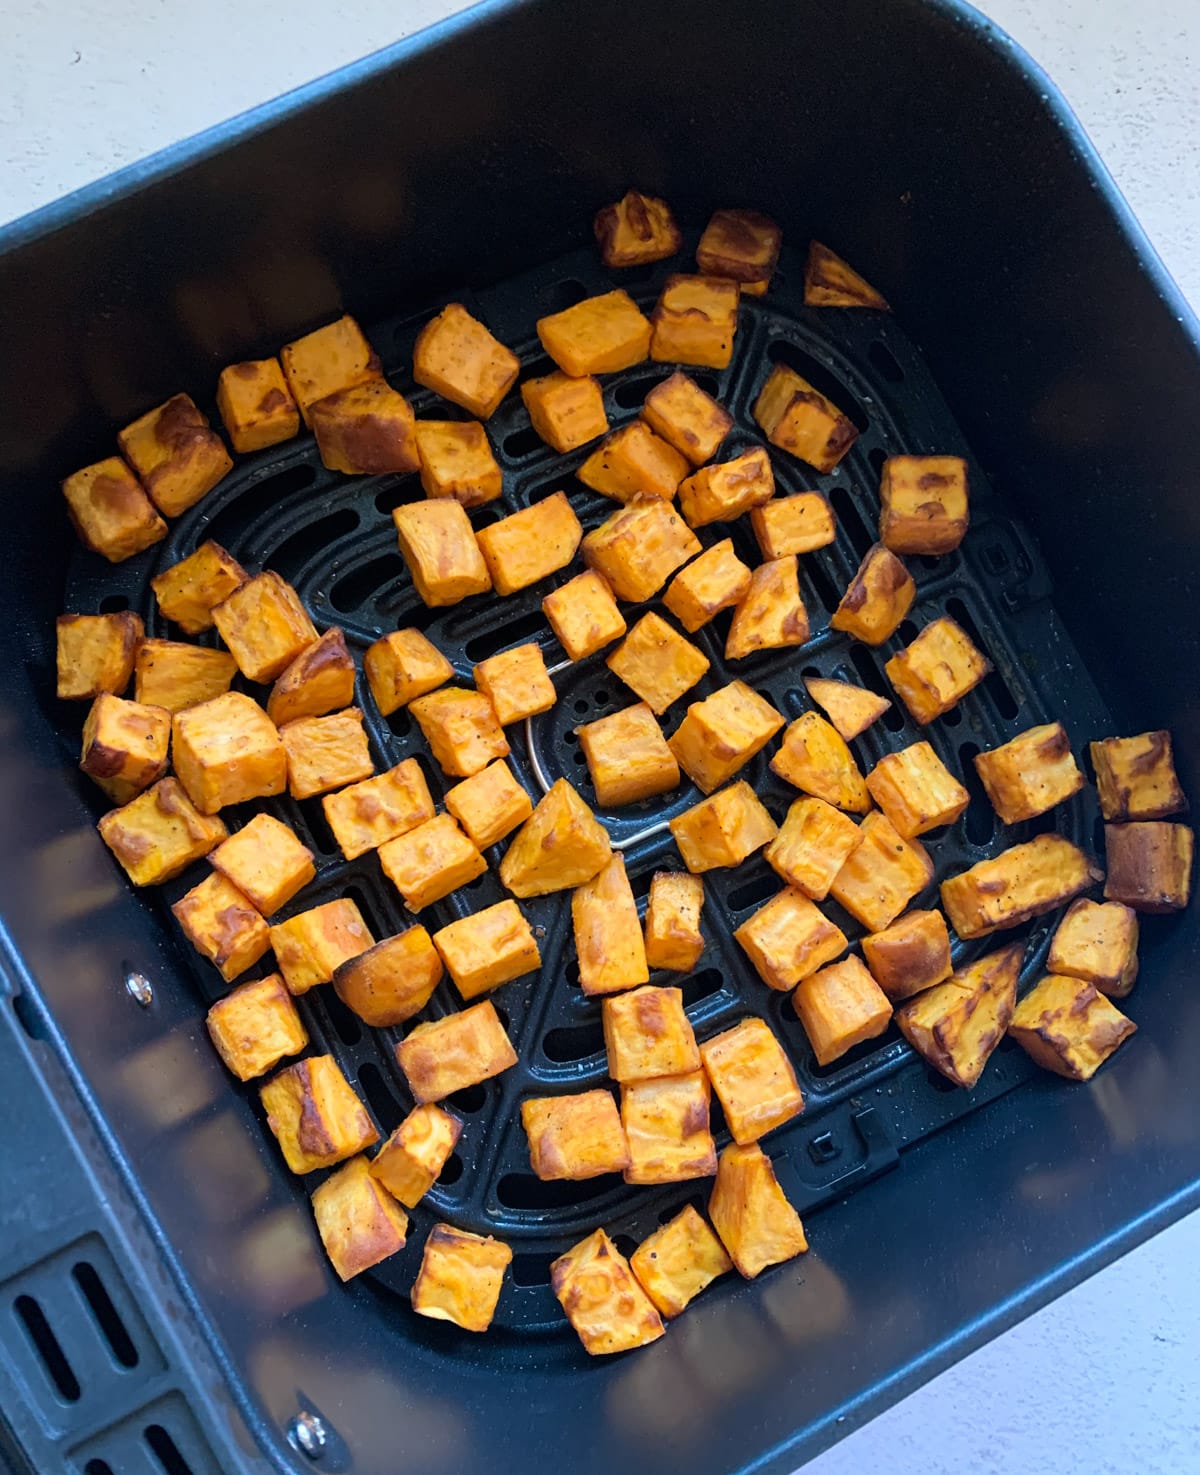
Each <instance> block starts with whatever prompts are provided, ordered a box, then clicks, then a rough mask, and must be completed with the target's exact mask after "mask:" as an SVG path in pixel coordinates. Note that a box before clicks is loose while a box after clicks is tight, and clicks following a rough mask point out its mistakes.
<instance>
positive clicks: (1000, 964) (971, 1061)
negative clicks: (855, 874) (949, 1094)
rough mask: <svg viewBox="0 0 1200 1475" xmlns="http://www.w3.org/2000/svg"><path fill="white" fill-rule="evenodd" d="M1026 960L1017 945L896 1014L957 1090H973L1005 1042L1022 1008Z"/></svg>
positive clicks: (914, 1042) (918, 1047) (906, 1034)
mask: <svg viewBox="0 0 1200 1475" xmlns="http://www.w3.org/2000/svg"><path fill="white" fill-rule="evenodd" d="M1024 956H1025V944H1024V943H1021V942H1011V943H1009V945H1008V946H1007V947H1002V948H1000V949H998V951H996V952H994V953H988V954H986V955H985V956H984V957H982V958H979V959H977V960H976V961H975V962H974V963H968V964H967V966H966V967H965V968H959V969H958V971H957V972H955V973H954V974H953V975H952V976H951V977H950V978H948V979H947V980H946V982H945V983H939V984H937V985H935V987H933V988H931V989H927V990H926V991H925V992H924V993H923V994H918V995H917V996H916V998H915V999H910V1000H909V1001H908V1003H906V1004H901V1005H900V1007H899V1008H898V1009H897V1010H896V1023H897V1024H898V1025H899V1026H900V1033H901V1034H902V1035H903V1036H904V1038H905V1039H906V1040H907V1041H908V1043H909V1044H910V1045H911V1046H912V1047H913V1049H914V1050H916V1051H917V1053H918V1054H919V1055H923V1056H924V1057H925V1059H926V1060H927V1061H928V1062H929V1064H930V1065H932V1066H933V1068H934V1069H935V1070H939V1071H941V1073H942V1075H944V1076H945V1077H946V1079H947V1080H948V1081H953V1082H954V1084H955V1085H956V1086H963V1087H964V1088H965V1089H966V1090H968V1091H969V1090H970V1089H971V1087H972V1086H973V1085H974V1084H975V1083H976V1081H978V1079H979V1077H980V1076H981V1075H982V1074H983V1067H984V1066H985V1065H986V1064H987V1062H988V1057H989V1056H990V1055H991V1053H992V1051H993V1050H994V1049H995V1048H996V1046H997V1045H998V1044H999V1043H1000V1041H1001V1040H1002V1039H1003V1038H1004V1032H1005V1030H1006V1029H1007V1028H1008V1026H1009V1024H1010V1023H1011V1021H1012V1017H1013V1010H1014V1009H1015V1008H1016V1005H1017V978H1018V975H1019V974H1020V972H1021V960H1022V958H1023V957H1024Z"/></svg>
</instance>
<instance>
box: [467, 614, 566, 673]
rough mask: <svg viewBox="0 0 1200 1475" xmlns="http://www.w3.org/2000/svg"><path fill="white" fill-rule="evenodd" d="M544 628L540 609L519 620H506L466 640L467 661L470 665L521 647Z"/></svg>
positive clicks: (543, 619)
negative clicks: (500, 652) (499, 652)
mask: <svg viewBox="0 0 1200 1475" xmlns="http://www.w3.org/2000/svg"><path fill="white" fill-rule="evenodd" d="M545 628H546V617H545V615H543V614H542V611H541V607H540V606H539V607H538V608H537V609H535V610H531V611H530V612H529V614H527V615H522V617H521V618H520V619H519V620H506V621H503V622H502V623H500V624H498V625H496V626H495V627H494V628H492V629H491V630H485V631H483V633H482V634H480V635H476V636H475V638H474V639H473V640H468V641H467V644H466V647H465V649H464V654H465V655H466V658H467V660H469V661H471V662H472V663H475V662H478V661H484V660H486V659H487V658H488V656H494V655H495V654H496V652H497V651H501V650H511V649H512V647H513V646H514V645H523V644H524V643H525V642H526V641H528V640H529V639H530V637H531V636H534V635H540V634H541V633H542V632H543V631H544V630H545Z"/></svg>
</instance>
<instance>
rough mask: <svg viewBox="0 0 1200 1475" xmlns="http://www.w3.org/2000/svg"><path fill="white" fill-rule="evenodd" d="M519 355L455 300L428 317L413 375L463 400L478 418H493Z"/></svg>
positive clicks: (459, 402) (510, 384)
mask: <svg viewBox="0 0 1200 1475" xmlns="http://www.w3.org/2000/svg"><path fill="white" fill-rule="evenodd" d="M520 368H521V361H520V359H518V358H517V356H516V354H515V353H513V351H512V350H511V349H509V348H505V346H504V344H503V343H501V342H500V341H499V340H498V339H497V338H494V337H493V336H492V334H491V333H489V332H488V330H487V329H486V328H485V327H484V325H483V324H482V323H481V322H480V321H479V320H478V319H477V318H473V317H472V316H471V314H470V313H469V312H468V311H467V309H466V308H465V307H464V306H463V305H462V303H461V302H451V303H449V304H448V305H447V306H446V307H444V308H443V309H442V311H441V312H440V313H438V315H437V317H435V318H434V319H433V321H432V322H430V323H427V324H426V325H425V327H423V328H422V329H421V331H420V333H419V334H418V336H417V341H416V344H415V345H414V347H413V370H412V372H413V378H414V379H415V380H416V381H417V383H418V384H423V385H424V386H425V388H426V389H432V390H433V391H434V393H435V394H440V395H441V396H442V398H443V399H448V400H450V401H451V402H452V403H453V404H456V405H462V406H463V408H464V409H467V410H470V412H471V414H472V415H474V416H475V418H476V419H477V420H490V419H491V417H492V415H494V414H495V412H496V410H497V408H498V407H499V404H500V401H501V400H502V399H503V398H504V396H505V395H506V394H507V393H508V391H509V390H510V389H511V388H512V387H513V385H514V384H515V383H516V380H517V374H518V373H519V372H520Z"/></svg>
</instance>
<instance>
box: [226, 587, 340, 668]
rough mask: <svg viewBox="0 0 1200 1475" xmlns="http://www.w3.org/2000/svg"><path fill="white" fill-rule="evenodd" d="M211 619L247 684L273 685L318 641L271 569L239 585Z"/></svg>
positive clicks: (295, 599)
mask: <svg viewBox="0 0 1200 1475" xmlns="http://www.w3.org/2000/svg"><path fill="white" fill-rule="evenodd" d="M212 613H213V623H214V624H215V625H216V627H217V632H218V634H219V635H220V637H221V639H222V640H223V641H224V642H225V644H226V645H227V646H228V647H229V649H230V651H231V652H232V653H233V658H234V660H235V661H237V663H238V670H239V671H241V673H242V675H243V676H245V677H246V678H247V680H249V681H274V680H275V678H276V677H277V676H279V675H280V674H281V672H282V671H283V670H284V668H285V667H287V666H290V665H291V663H292V662H293V661H294V660H295V659H296V657H297V656H298V655H299V654H300V652H301V651H302V650H304V648H305V647H306V646H309V645H312V644H313V642H314V641H315V640H316V638H317V632H316V628H315V627H314V625H313V622H312V621H311V620H310V619H309V617H308V614H307V612H306V610H305V608H304V606H303V605H302V604H301V603H300V596H299V595H298V594H297V593H296V591H295V590H294V589H293V588H292V586H291V585H290V584H289V583H288V582H287V580H286V579H281V578H280V577H279V575H278V574H276V573H273V572H272V571H271V570H270V569H268V570H267V571H266V572H265V573H261V574H256V575H255V576H254V578H252V579H247V580H246V582H245V583H244V584H241V585H239V586H238V588H236V589H235V590H234V591H233V593H232V594H230V595H229V596H228V598H226V599H224V600H222V601H221V603H220V604H218V605H216V606H214V608H213V612H212Z"/></svg>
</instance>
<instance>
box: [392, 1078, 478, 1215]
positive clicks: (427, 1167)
mask: <svg viewBox="0 0 1200 1475" xmlns="http://www.w3.org/2000/svg"><path fill="white" fill-rule="evenodd" d="M461 1136H462V1122H460V1121H459V1119H458V1118H457V1117H456V1116H454V1115H452V1114H451V1113H450V1112H448V1111H446V1110H444V1109H443V1108H442V1107H440V1106H434V1105H433V1104H432V1103H429V1104H427V1105H425V1106H415V1107H414V1108H413V1109H412V1111H410V1112H409V1114H408V1115H407V1116H406V1117H405V1118H404V1120H403V1121H402V1122H401V1123H400V1125H399V1126H398V1127H397V1128H396V1130H395V1131H394V1132H393V1133H392V1135H391V1136H390V1137H389V1138H388V1140H387V1141H386V1142H385V1143H384V1144H383V1146H382V1147H381V1148H380V1149H379V1151H378V1152H377V1153H376V1154H375V1156H374V1157H373V1158H372V1159H371V1176H372V1177H373V1178H378V1179H379V1181H380V1183H382V1184H383V1186H384V1187H385V1188H386V1189H387V1191H388V1192H389V1193H390V1194H391V1195H392V1197H393V1198H394V1199H396V1200H397V1201H398V1202H399V1203H402V1204H403V1205H404V1206H405V1208H408V1209H415V1208H416V1206H417V1205H418V1204H419V1203H420V1202H421V1200H422V1199H423V1198H424V1197H425V1195H426V1194H427V1193H428V1192H429V1190H430V1189H431V1188H432V1187H433V1185H434V1184H435V1183H436V1182H437V1180H438V1177H439V1175H440V1174H441V1171H442V1169H443V1168H444V1167H445V1166H446V1163H447V1162H448V1161H449V1159H450V1154H451V1153H452V1152H453V1151H454V1149H455V1147H456V1146H457V1145H458V1139H459V1138H460V1137H461Z"/></svg>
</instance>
